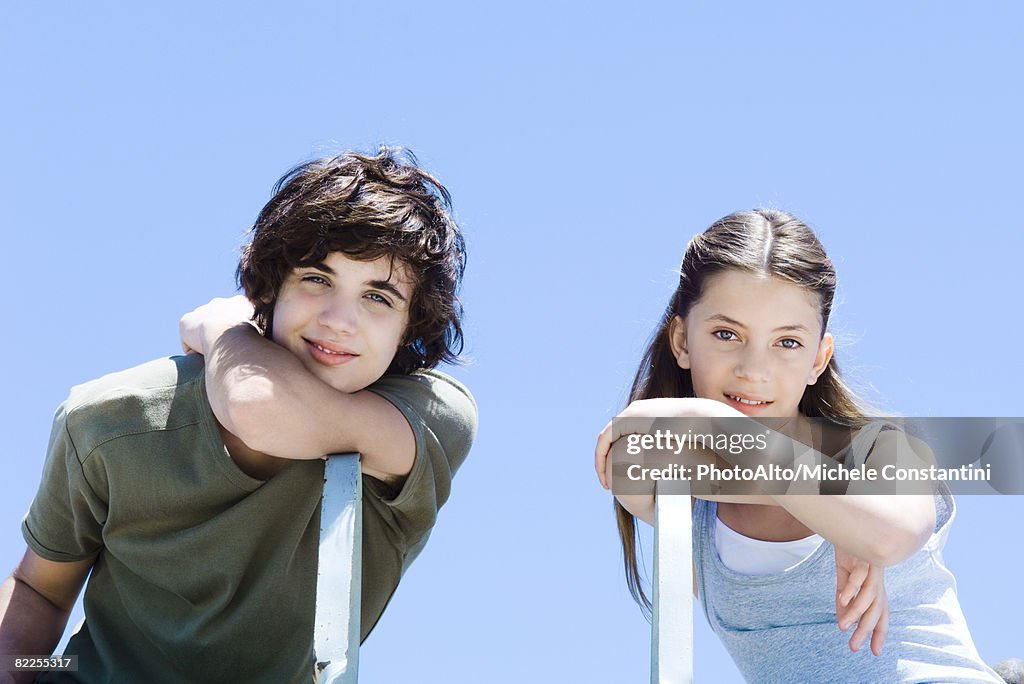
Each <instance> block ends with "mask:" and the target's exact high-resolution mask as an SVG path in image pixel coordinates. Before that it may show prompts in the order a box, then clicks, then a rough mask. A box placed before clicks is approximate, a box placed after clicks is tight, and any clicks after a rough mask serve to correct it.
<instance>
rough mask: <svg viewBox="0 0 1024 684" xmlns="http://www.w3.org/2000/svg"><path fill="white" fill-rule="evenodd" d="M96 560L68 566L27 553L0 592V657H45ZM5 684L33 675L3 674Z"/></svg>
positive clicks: (19, 673)
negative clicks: (8, 676) (5, 676)
mask: <svg viewBox="0 0 1024 684" xmlns="http://www.w3.org/2000/svg"><path fill="white" fill-rule="evenodd" d="M94 561H95V558H89V559H86V560H81V561H72V562H68V563H57V562H54V561H49V560H46V559H45V558H42V557H41V556H39V555H38V554H36V553H35V552H34V551H32V550H31V549H26V550H25V556H24V557H23V558H22V559H21V563H19V564H18V567H17V568H15V570H14V572H13V573H12V574H11V576H10V577H9V578H7V581H6V582H4V583H3V585H2V588H0V653H2V654H3V655H34V656H40V655H50V654H51V653H53V649H54V648H55V647H56V646H57V642H59V641H60V637H61V634H63V633H64V627H65V626H66V625H67V622H68V616H69V615H70V614H71V609H72V607H73V606H74V605H75V599H77V598H78V592H79V591H81V589H82V585H83V584H84V583H85V578H86V576H87V575H88V574H89V570H90V569H91V568H92V565H93V562H94ZM6 674H9V675H11V676H12V677H13V678H11V679H7V680H6V681H14V682H30V681H32V679H33V678H34V677H35V674H36V673H34V672H11V673H6Z"/></svg>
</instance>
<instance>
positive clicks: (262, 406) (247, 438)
mask: <svg viewBox="0 0 1024 684" xmlns="http://www.w3.org/2000/svg"><path fill="white" fill-rule="evenodd" d="M213 408H214V413H215V414H216V416H217V419H218V420H219V421H220V423H221V425H222V426H223V427H224V429H225V430H227V431H228V432H230V433H231V434H232V435H234V436H235V437H237V438H238V439H240V440H241V441H242V443H243V444H245V446H247V447H249V448H250V449H254V450H256V451H260V452H263V453H271V452H272V449H273V447H274V443H273V437H274V425H275V423H276V422H277V421H276V418H277V415H276V411H275V410H274V408H273V405H272V401H271V400H270V397H268V396H263V395H262V394H261V393H258V392H245V393H242V392H238V393H235V394H234V395H232V396H228V397H227V398H226V401H225V402H224V405H223V406H222V407H220V410H218V407H217V406H214V407H213Z"/></svg>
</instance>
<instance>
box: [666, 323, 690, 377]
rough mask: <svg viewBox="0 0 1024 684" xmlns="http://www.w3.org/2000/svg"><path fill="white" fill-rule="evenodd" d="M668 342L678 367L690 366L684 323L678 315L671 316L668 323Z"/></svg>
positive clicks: (687, 367)
mask: <svg viewBox="0 0 1024 684" xmlns="http://www.w3.org/2000/svg"><path fill="white" fill-rule="evenodd" d="M668 343H669V346H671V347H672V356H674V357H676V364H678V365H679V367H680V368H686V369H689V368H690V351H689V348H688V347H687V346H686V323H684V322H683V319H682V318H681V317H679V316H673V317H672V322H671V323H669V324H668Z"/></svg>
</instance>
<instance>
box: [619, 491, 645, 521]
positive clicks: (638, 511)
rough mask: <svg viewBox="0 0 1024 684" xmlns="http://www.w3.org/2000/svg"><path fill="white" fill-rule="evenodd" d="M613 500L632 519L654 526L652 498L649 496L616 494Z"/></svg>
mask: <svg viewBox="0 0 1024 684" xmlns="http://www.w3.org/2000/svg"><path fill="white" fill-rule="evenodd" d="M615 498H616V499H617V500H618V502H619V504H621V505H622V507H623V508H625V509H626V511H627V512H628V513H629V514H630V515H632V516H633V517H634V518H637V519H639V520H643V521H644V522H645V523H647V524H648V525H653V524H654V496H653V495H650V494H616V495H615Z"/></svg>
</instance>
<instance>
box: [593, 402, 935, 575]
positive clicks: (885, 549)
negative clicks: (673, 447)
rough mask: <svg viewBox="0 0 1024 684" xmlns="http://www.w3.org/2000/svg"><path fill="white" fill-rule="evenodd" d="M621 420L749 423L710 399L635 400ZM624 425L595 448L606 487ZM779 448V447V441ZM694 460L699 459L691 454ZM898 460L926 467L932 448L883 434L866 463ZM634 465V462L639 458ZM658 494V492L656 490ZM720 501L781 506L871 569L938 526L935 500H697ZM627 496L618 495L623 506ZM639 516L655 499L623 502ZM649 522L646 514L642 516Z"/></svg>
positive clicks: (899, 556)
mask: <svg viewBox="0 0 1024 684" xmlns="http://www.w3.org/2000/svg"><path fill="white" fill-rule="evenodd" d="M618 417H619V418H645V417H646V418H672V417H678V418H733V417H739V418H746V416H744V415H743V414H741V413H739V412H738V411H735V410H733V409H732V408H730V407H729V406H726V405H725V404H723V403H721V402H717V401H713V400H710V399H649V400H643V401H635V402H633V403H632V404H630V405H629V407H627V408H626V410H625V411H623V412H622V413H621V414H619V416H618ZM619 425H620V423H615V422H614V421H613V422H612V423H609V424H608V426H607V427H605V429H604V430H603V431H602V432H601V434H600V436H599V437H598V443H597V447H596V449H595V467H596V468H597V472H598V477H599V478H600V479H601V484H602V485H603V486H604V487H605V488H608V487H609V482H610V481H611V480H610V477H608V475H607V474H606V468H605V465H606V462H607V460H608V454H609V452H610V451H611V446H612V444H614V443H616V441H618V440H619V438H620V437H623V436H624V435H623V434H621V433H618V432H616V430H621V427H619ZM773 440H779V441H782V442H785V441H787V440H788V441H791V442H793V443H794V447H795V448H794V451H796V452H806V451H807V449H808V447H807V446H806V445H804V444H803V443H796V441H795V440H792V439H791V438H789V437H787V436H785V435H782V434H781V433H774V436H773ZM776 443H777V442H776ZM680 456H681V455H680ZM688 457H689V458H694V457H697V456H696V455H695V454H694V453H692V452H691V453H690V455H689V456H688ZM897 459H898V460H901V461H906V460H908V459H909V460H912V461H914V462H916V464H927V463H928V462H930V461H931V460H932V458H931V452H930V450H929V449H928V447H927V445H926V444H924V443H923V442H921V441H920V440H916V439H914V438H910V437H908V436H906V435H905V434H903V433H901V432H897V431H886V432H882V433H881V434H880V435H879V437H878V439H877V440H876V441H875V444H874V446H873V448H872V450H871V456H870V457H869V458H868V459H867V464H868V466H877V467H881V465H883V464H886V463H893V462H896V461H897ZM634 460H635V459H634ZM652 491H653V490H652ZM698 496H699V497H700V498H707V499H711V500H719V501H731V502H734V503H761V504H771V505H777V506H782V507H783V508H785V509H786V510H787V511H788V512H789V513H790V515H792V516H793V517H794V518H796V519H797V520H799V521H800V522H802V523H803V524H804V525H806V526H807V527H808V528H810V529H811V530H813V531H814V532H816V533H818V534H820V535H821V536H823V537H825V538H826V539H828V540H829V541H830V542H832V544H833V545H835V546H838V547H840V548H842V549H843V550H844V551H847V552H848V553H851V554H853V555H855V556H857V557H859V558H861V559H863V560H864V561H867V562H868V563H870V564H872V565H881V566H888V565H894V564H895V563H898V562H900V561H902V560H904V559H905V558H907V557H908V556H910V554H912V553H913V552H914V551H916V550H917V549H919V548H921V546H923V545H924V543H925V541H927V539H928V537H929V536H930V535H931V533H932V530H933V529H934V526H935V507H934V503H933V501H932V498H931V497H930V496H923V495H906V494H904V495H898V494H884V495H857V494H845V495H834V496H829V495H807V494H799V495H797V494H770V495H766V496H758V495H743V496H742V497H739V498H737V497H736V496H730V497H728V498H725V497H721V496H718V495H706V494H700V495H698ZM622 498H623V497H622V496H619V499H620V501H621V500H622ZM623 505H624V506H626V508H627V510H630V506H632V507H635V508H636V509H637V511H638V512H640V513H642V514H643V513H646V512H647V510H648V509H649V510H650V514H649V515H650V516H653V494H652V495H651V500H650V501H646V500H631V501H630V502H629V505H627V504H626V503H625V502H623ZM637 517H640V518H641V519H645V518H644V517H643V515H638V516H637Z"/></svg>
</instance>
